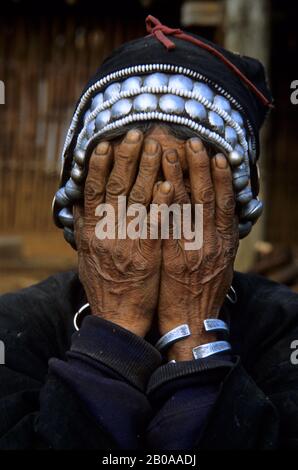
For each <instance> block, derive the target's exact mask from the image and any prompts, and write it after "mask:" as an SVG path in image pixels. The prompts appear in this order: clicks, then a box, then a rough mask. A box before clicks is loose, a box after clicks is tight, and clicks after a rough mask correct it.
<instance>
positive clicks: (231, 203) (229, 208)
mask: <svg viewBox="0 0 298 470" xmlns="http://www.w3.org/2000/svg"><path fill="white" fill-rule="evenodd" d="M221 207H222V211H223V212H224V213H225V214H227V215H231V214H233V213H234V210H235V199H234V197H233V196H232V195H228V196H225V197H224V198H223V200H222V204H221Z"/></svg>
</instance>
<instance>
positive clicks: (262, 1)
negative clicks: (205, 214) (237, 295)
mask: <svg viewBox="0 0 298 470" xmlns="http://www.w3.org/2000/svg"><path fill="white" fill-rule="evenodd" d="M224 18H225V19H224V28H225V31H224V46H225V47H226V48H227V49H230V50H231V51H233V52H238V53H239V54H243V55H247V56H251V57H255V58H256V59H259V60H260V61H261V62H262V63H263V65H264V66H265V68H266V70H268V62H269V47H270V45H269V26H270V25H269V20H270V9H269V1H268V0H225V14H224ZM266 127H268V124H267V126H265V128H264V129H263V131H262V135H261V155H260V160H259V167H260V173H261V182H260V186H261V191H260V199H262V200H263V201H264V202H265V206H266V188H265V186H264V178H262V169H263V168H264V167H265V165H264V162H265V160H266ZM264 220H265V213H264V214H263V215H262V217H261V218H260V220H259V221H258V222H257V224H256V225H255V226H254V227H253V230H252V232H251V234H250V235H249V236H248V237H247V238H245V239H244V240H242V241H241V242H240V247H239V250H238V254H237V259H236V269H238V270H240V271H245V270H247V269H249V268H250V267H251V264H252V263H253V261H254V251H255V250H254V246H255V243H256V241H257V240H263V239H264V235H265V222H264Z"/></svg>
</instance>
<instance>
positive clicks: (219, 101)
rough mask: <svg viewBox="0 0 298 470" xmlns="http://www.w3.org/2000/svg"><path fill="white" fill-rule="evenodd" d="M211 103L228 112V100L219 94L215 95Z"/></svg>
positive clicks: (229, 109)
mask: <svg viewBox="0 0 298 470" xmlns="http://www.w3.org/2000/svg"><path fill="white" fill-rule="evenodd" d="M213 104H214V105H215V106H216V107H217V108H220V109H222V110H223V111H225V112H226V113H228V114H230V112H231V105H230V102H229V101H228V100H227V99H226V98H224V97H223V96H221V95H215V96H214V99H213Z"/></svg>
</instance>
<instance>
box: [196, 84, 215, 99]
mask: <svg viewBox="0 0 298 470" xmlns="http://www.w3.org/2000/svg"><path fill="white" fill-rule="evenodd" d="M192 91H193V92H195V93H198V94H199V95H201V96H202V97H203V98H205V99H206V100H208V101H212V100H213V97H214V93H213V91H212V90H211V88H210V87H209V86H208V85H206V83H203V82H195V83H194V86H193V89H192Z"/></svg>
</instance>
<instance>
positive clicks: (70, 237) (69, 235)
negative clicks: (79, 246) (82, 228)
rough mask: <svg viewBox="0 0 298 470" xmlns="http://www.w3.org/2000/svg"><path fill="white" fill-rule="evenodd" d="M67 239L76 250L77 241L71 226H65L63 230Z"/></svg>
mask: <svg viewBox="0 0 298 470" xmlns="http://www.w3.org/2000/svg"><path fill="white" fill-rule="evenodd" d="M63 235H64V238H65V240H66V241H67V242H68V243H69V244H70V245H71V246H72V247H73V248H74V249H75V250H76V241H75V237H74V233H73V230H72V229H71V228H69V227H65V228H64V230H63Z"/></svg>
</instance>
